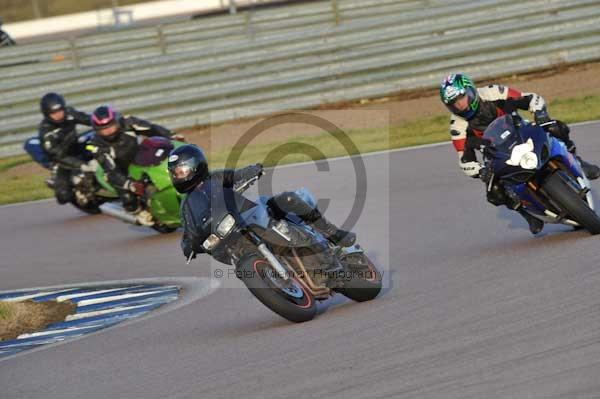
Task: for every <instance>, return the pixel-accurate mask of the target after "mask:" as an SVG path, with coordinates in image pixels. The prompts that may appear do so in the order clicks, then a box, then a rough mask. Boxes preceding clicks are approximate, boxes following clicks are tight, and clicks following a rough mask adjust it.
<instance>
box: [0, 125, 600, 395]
mask: <svg viewBox="0 0 600 399" xmlns="http://www.w3.org/2000/svg"><path fill="white" fill-rule="evenodd" d="M573 130H574V138H575V139H576V141H577V144H578V147H579V149H580V151H581V153H582V154H583V155H584V157H585V158H586V159H588V160H590V161H596V162H600V136H599V135H598V132H599V131H600V124H598V123H596V124H587V125H580V126H577V127H575V128H574V129H573ZM364 162H365V165H366V167H367V184H368V187H367V188H368V195H367V200H366V203H365V209H364V210H363V212H362V214H361V217H360V220H359V222H358V224H357V226H356V231H357V232H358V234H359V239H360V241H361V243H362V244H363V246H364V247H365V248H367V249H368V250H369V252H370V254H371V255H372V257H373V258H374V259H375V260H376V262H377V263H378V264H379V265H380V266H381V267H382V269H383V270H384V274H385V281H386V286H387V288H386V290H385V292H384V293H383V294H382V295H381V296H380V297H379V298H378V299H376V300H375V301H373V302H371V303H364V304H354V303H350V302H349V301H344V300H341V299H339V298H338V299H336V300H334V301H333V303H332V304H330V305H331V306H329V309H327V311H326V312H324V313H323V314H320V315H319V316H318V317H317V318H316V319H315V320H313V321H311V322H309V323H304V324H301V325H294V324H291V323H288V322H286V321H285V320H283V319H281V318H280V317H278V316H277V315H275V314H274V313H271V312H270V311H269V310H267V309H266V308H264V307H263V306H262V305H261V304H259V302H258V301H256V300H255V299H254V298H253V297H252V296H251V294H250V293H249V292H248V291H246V290H245V289H243V288H240V286H239V284H238V283H237V281H236V280H235V279H233V278H230V279H225V280H226V281H222V285H223V286H222V288H220V289H218V290H217V291H216V292H215V293H213V294H212V295H209V296H208V297H205V298H202V299H199V300H197V301H195V302H192V303H190V304H188V305H186V306H183V307H179V308H177V309H174V310H172V311H168V312H163V313H161V314H158V315H156V316H154V317H151V318H147V319H144V320H140V321H138V322H135V323H131V324H126V325H123V326H116V327H114V328H111V329H108V330H104V331H102V332H99V333H95V334H92V335H90V336H87V337H85V338H82V339H79V340H76V341H72V342H67V343H63V344H59V345H54V346H50V347H47V348H45V349H42V350H38V351H35V352H25V353H23V354H21V355H18V356H16V357H12V358H7V359H6V360H3V361H0V397H1V398H2V399H12V398H28V399H32V398H44V399H54V398H56V399H68V398H78V399H79V398H86V399H92V398H102V399H104V398H144V399H151V398H261V399H262V398H284V397H285V398H328V399H333V398H344V399H347V398H361V399H362V398H419V399H421V398H426V399H437V398H439V399H454V398H456V399H470V398H473V399H476V398H477V399H480V398H485V399H495V398H527V399H532V398H570V399H571V398H577V399H584V398H590V399H591V398H598V397H600V378H598V377H599V376H600V289H599V288H600V251H599V248H600V246H599V243H600V237H599V238H594V237H591V236H589V235H588V234H587V233H585V232H583V231H573V230H572V229H570V228H568V227H562V226H557V227H550V228H546V230H545V233H544V234H543V235H542V236H541V237H535V238H534V237H533V236H531V235H530V233H529V231H528V230H527V229H526V225H525V222H524V221H522V220H520V217H519V216H518V215H516V214H514V215H513V214H511V213H509V212H507V211H505V210H500V209H498V208H494V207H493V206H491V205H489V204H487V203H486V202H485V200H484V198H483V187H482V184H481V183H480V182H479V181H476V180H471V179H468V178H466V177H465V176H463V175H462V173H461V172H460V170H458V167H457V165H456V156H455V154H454V151H453V150H452V149H451V148H450V146H449V145H443V146H434V147H427V148H421V149H413V150H408V151H398V152H392V153H387V154H376V155H371V156H367V157H365V158H364ZM329 167H330V171H329V172H318V171H317V169H316V168H315V166H314V165H300V166H293V167H285V168H282V169H280V170H278V171H277V172H276V173H275V174H274V187H275V189H276V190H277V191H279V190H284V189H290V188H294V187H296V186H302V185H304V186H307V187H309V188H310V189H311V190H312V191H313V192H314V193H315V194H318V196H319V197H321V198H329V199H331V203H332V205H333V206H332V207H331V209H329V210H328V212H327V214H328V215H330V216H331V218H332V219H333V220H336V221H340V220H341V219H343V218H344V217H345V216H346V215H347V213H348V210H349V209H350V207H351V206H352V202H353V198H354V192H355V184H354V179H353V177H352V176H353V172H352V166H351V163H350V161H349V160H348V159H345V160H336V161H332V162H329ZM388 179H389V181H388ZM388 188H389V190H388ZM0 221H1V222H2V223H0V235H1V240H0V253H1V254H2V257H1V259H0V290H8V289H19V288H27V287H37V286H47V285H57V284H70V283H81V282H93V281H106V280H120V279H133V278H158V277H176V276H181V277H184V276H198V277H207V276H209V275H210V274H211V273H214V270H215V269H216V268H217V267H219V266H218V265H216V264H213V265H211V264H210V262H209V261H208V259H199V260H196V261H194V262H193V263H192V264H191V265H189V266H188V265H186V264H185V261H184V259H183V257H182V255H181V254H180V251H179V246H178V240H179V236H180V234H179V233H176V234H172V235H169V236H160V235H158V234H155V233H153V232H150V231H147V230H144V229H142V228H136V227H131V226H127V225H124V224H123V223H121V222H119V221H115V220H113V219H110V218H108V217H105V216H86V215H82V214H80V213H78V212H77V211H76V210H74V209H73V208H71V207H66V206H64V207H59V206H57V205H56V204H55V203H53V202H52V201H49V202H39V203H32V204H24V205H18V206H8V207H2V208H0Z"/></svg>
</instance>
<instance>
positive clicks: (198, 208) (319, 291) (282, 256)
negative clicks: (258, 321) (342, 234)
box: [188, 178, 382, 323]
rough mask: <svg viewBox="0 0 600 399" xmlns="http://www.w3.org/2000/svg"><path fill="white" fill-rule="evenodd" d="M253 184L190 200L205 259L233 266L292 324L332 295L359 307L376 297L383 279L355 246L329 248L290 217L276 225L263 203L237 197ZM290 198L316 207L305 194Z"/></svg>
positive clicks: (204, 190) (206, 189)
mask: <svg viewBox="0 0 600 399" xmlns="http://www.w3.org/2000/svg"><path fill="white" fill-rule="evenodd" d="M257 179H258V178H253V179H251V180H249V181H247V182H244V183H242V184H241V185H240V186H239V187H235V188H233V189H232V188H226V187H223V185H222V183H221V182H220V181H216V182H215V181H212V180H208V181H206V182H204V183H203V184H202V186H200V187H199V188H197V189H196V190H194V191H193V192H191V193H190V194H188V202H189V204H190V205H191V207H192V209H193V217H194V221H195V222H194V224H195V225H196V229H195V230H196V231H195V233H196V239H197V240H198V244H200V245H202V247H203V248H204V251H205V252H207V253H209V254H210V255H211V256H212V257H213V258H214V259H216V260H218V261H220V262H222V263H225V264H230V265H231V264H233V265H235V274H236V277H238V278H239V279H240V280H242V281H243V283H244V284H245V285H246V287H247V288H248V289H249V290H250V292H251V293H252V294H253V295H254V296H255V297H256V298H257V299H258V300H259V301H260V302H262V303H263V304H264V305H265V306H267V307H268V308H269V309H271V310H272V311H273V312H275V313H277V314H279V315H280V316H282V317H284V318H286V319H287V320H290V321H293V322H297V323H298V322H304V321H308V320H311V319H312V318H314V317H315V315H316V312H317V307H316V301H319V300H325V299H327V298H329V297H331V296H332V295H333V294H334V292H339V293H341V294H342V295H344V296H346V297H348V298H350V299H352V300H355V301H358V302H362V301H368V300H371V299H373V298H375V297H376V296H377V295H378V294H379V292H380V291H381V287H382V276H381V274H380V273H379V271H378V270H377V268H376V267H375V266H374V265H373V263H372V262H371V261H370V260H369V258H368V257H367V255H366V254H365V253H364V251H363V249H362V248H360V247H359V246H358V245H355V246H353V247H350V248H341V247H338V246H335V245H333V244H332V243H331V242H329V241H328V240H327V239H326V238H325V237H323V236H322V235H321V234H320V233H318V232H316V231H315V230H314V229H312V228H311V227H310V226H309V225H307V224H305V223H304V222H302V221H301V220H300V218H298V217H297V216H296V215H293V214H288V215H286V217H285V218H283V219H276V218H274V217H273V215H272V212H271V211H270V208H269V206H268V205H267V200H268V197H265V196H260V197H258V198H257V199H256V200H255V201H252V200H250V199H248V198H246V197H245V196H243V195H242V192H243V191H244V190H245V189H246V188H248V187H249V186H250V185H251V184H252V183H253V182H254V181H256V180H257ZM296 193H297V194H298V195H300V196H301V197H302V198H304V199H305V200H306V201H307V202H309V203H311V204H312V205H313V206H315V201H314V198H313V197H312V196H311V195H310V193H308V191H306V190H297V191H296ZM189 260H191V257H190V259H189ZM189 260H188V262H189ZM334 269H335V270H336V272H334V273H331V272H330V271H331V270H334Z"/></svg>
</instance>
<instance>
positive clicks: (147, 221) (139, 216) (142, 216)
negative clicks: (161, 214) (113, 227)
mask: <svg viewBox="0 0 600 399" xmlns="http://www.w3.org/2000/svg"><path fill="white" fill-rule="evenodd" d="M135 219H136V221H137V222H138V223H139V224H141V225H142V226H154V218H153V217H152V214H151V213H150V212H148V211H147V210H145V209H142V210H141V211H139V212H137V213H135Z"/></svg>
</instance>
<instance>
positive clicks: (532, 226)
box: [517, 208, 544, 235]
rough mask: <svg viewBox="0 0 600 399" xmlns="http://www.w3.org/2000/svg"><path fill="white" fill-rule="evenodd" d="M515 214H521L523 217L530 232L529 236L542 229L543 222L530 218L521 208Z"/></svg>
mask: <svg viewBox="0 0 600 399" xmlns="http://www.w3.org/2000/svg"><path fill="white" fill-rule="evenodd" d="M517 212H519V214H521V216H523V218H524V219H525V220H526V221H527V223H528V224H529V231H531V234H534V235H535V234H538V233H540V232H541V231H542V229H543V228H544V222H542V221H541V220H540V219H538V218H536V217H534V216H531V215H530V214H529V213H527V212H526V211H525V210H524V209H523V208H519V209H518V210H517Z"/></svg>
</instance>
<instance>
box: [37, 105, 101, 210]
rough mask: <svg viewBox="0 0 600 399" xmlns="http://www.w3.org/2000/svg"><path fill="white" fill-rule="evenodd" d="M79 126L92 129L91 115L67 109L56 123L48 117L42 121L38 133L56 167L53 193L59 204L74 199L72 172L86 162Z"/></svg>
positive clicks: (43, 146)
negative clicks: (83, 156)
mask: <svg viewBox="0 0 600 399" xmlns="http://www.w3.org/2000/svg"><path fill="white" fill-rule="evenodd" d="M77 125H85V126H90V125H91V122H90V115H88V114H86V113H85V112H81V111H77V110H76V109H74V108H71V107H66V108H65V118H64V119H63V121H62V122H60V123H57V122H54V121H52V120H51V119H49V118H44V119H43V120H42V122H40V125H39V128H38V134H39V138H40V143H41V144H42V148H43V149H44V151H45V152H46V154H48V157H49V158H50V162H51V163H52V164H53V168H54V173H55V176H54V194H55V196H56V200H57V201H58V203H59V204H64V203H67V202H70V201H71V200H72V199H73V187H72V183H71V172H72V171H73V170H77V169H79V168H80V167H81V165H82V164H83V163H84V162H83V160H82V159H81V153H80V151H81V150H80V146H79V145H78V143H77V138H78V137H77V130H76V126H77Z"/></svg>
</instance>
